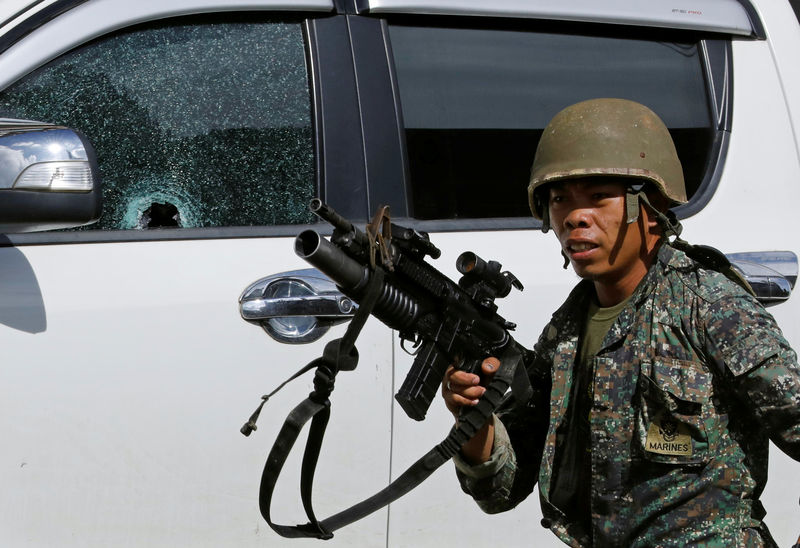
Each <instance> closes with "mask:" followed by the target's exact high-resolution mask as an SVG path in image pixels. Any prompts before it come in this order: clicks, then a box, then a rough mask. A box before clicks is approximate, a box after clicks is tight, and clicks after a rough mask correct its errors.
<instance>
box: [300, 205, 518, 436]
mask: <svg viewBox="0 0 800 548" xmlns="http://www.w3.org/2000/svg"><path fill="white" fill-rule="evenodd" d="M310 208H311V211H312V212H314V213H315V214H316V215H318V216H319V217H320V218H321V219H323V220H325V221H327V222H329V223H330V224H331V225H333V227H334V231H333V235H332V236H331V239H330V242H329V241H327V240H325V239H324V238H322V237H321V236H320V235H319V234H318V233H317V232H315V231H314V230H306V231H305V232H302V233H301V234H300V235H299V236H298V237H297V239H296V240H295V252H296V253H297V255H299V256H300V257H301V258H303V259H305V260H306V261H308V262H309V263H310V264H311V265H313V266H315V267H317V268H318V269H319V270H320V271H322V272H323V273H324V274H326V275H327V276H328V277H329V278H331V279H332V280H333V281H334V282H335V283H336V284H337V285H338V286H339V287H340V288H341V290H342V292H343V293H344V294H345V295H347V296H348V297H350V298H351V299H353V300H354V301H355V302H357V303H359V302H361V301H362V300H363V298H364V297H365V292H366V288H367V287H368V285H369V282H370V277H371V276H373V275H374V271H375V269H378V268H380V269H382V270H383V271H384V272H383V274H384V276H383V286H382V287H381V288H380V295H379V297H378V300H377V301H376V302H375V305H374V309H373V310H372V314H373V315H374V316H375V317H377V318H378V319H379V320H381V321H382V322H383V323H384V324H386V325H387V326H389V327H391V328H392V329H395V330H397V331H398V332H399V335H400V338H401V340H402V341H403V343H404V344H403V346H404V348H405V343H406V342H409V343H411V344H412V345H413V346H414V348H415V350H416V352H415V356H416V358H415V359H414V364H413V365H412V367H411V370H410V371H409V373H408V375H407V376H406V379H405V381H404V383H403V385H402V386H401V387H400V390H399V391H398V393H397V395H396V396H395V399H396V400H397V402H398V403H399V404H400V406H401V407H402V408H403V410H404V411H405V412H406V414H407V415H408V416H409V417H411V418H412V419H415V420H423V419H424V418H425V413H426V412H427V410H428V407H430V404H431V401H432V399H433V398H434V396H435V395H436V393H437V391H438V388H439V384H440V383H441V382H442V377H443V376H444V373H445V370H446V369H447V366H448V365H450V364H452V363H455V362H456V361H459V362H460V364H459V368H461V369H464V370H466V371H469V372H471V373H480V366H481V362H482V361H483V360H484V358H486V357H488V356H499V355H502V354H503V353H504V352H505V351H506V349H507V348H508V347H510V346H512V345H516V343H515V341H514V339H512V338H511V336H510V335H509V333H508V332H509V331H510V330H513V329H514V328H515V327H516V326H515V325H514V324H513V323H511V322H508V321H506V320H505V319H503V318H502V317H501V316H500V315H498V314H497V305H496V304H495V302H494V301H495V299H497V298H501V297H505V296H507V295H508V294H509V293H510V292H511V289H512V288H517V289H519V290H522V284H521V283H520V282H519V280H518V279H517V278H516V277H515V276H514V275H513V274H511V273H510V272H501V271H500V269H501V268H502V267H501V265H500V263H498V262H496V261H489V262H486V261H484V260H483V259H481V258H480V257H478V256H477V255H475V254H474V253H472V252H469V251H467V252H465V253H462V254H461V255H460V256H459V257H458V260H457V261H456V269H457V270H458V271H459V272H460V273H461V274H462V277H461V279H460V280H459V282H458V284H456V283H454V282H453V281H452V280H450V278H448V277H447V276H445V275H444V274H442V273H441V272H439V271H438V270H436V269H435V268H434V267H433V266H431V265H430V264H429V263H427V262H426V261H425V260H424V259H425V257H426V256H430V257H431V258H433V259H438V258H439V256H440V255H441V252H440V251H439V249H437V248H436V246H434V245H433V244H432V243H431V241H430V238H429V236H428V234H426V233H424V232H420V231H417V230H414V229H412V228H405V227H402V226H398V225H396V224H393V223H391V221H390V219H389V208H388V207H384V208H381V209H379V210H378V213H377V214H376V216H375V218H374V219H373V220H372V222H371V223H370V224H369V225H368V226H367V231H366V233H365V232H362V231H361V230H359V229H358V228H356V227H354V226H353V224H352V223H351V222H350V221H348V220H347V219H345V218H343V217H342V216H340V215H339V214H338V213H336V212H335V211H334V210H333V209H332V208H330V207H329V206H327V205H326V204H324V203H322V201H320V200H318V199H315V200H313V201H312V202H311V205H310Z"/></svg>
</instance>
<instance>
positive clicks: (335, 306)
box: [241, 294, 354, 321]
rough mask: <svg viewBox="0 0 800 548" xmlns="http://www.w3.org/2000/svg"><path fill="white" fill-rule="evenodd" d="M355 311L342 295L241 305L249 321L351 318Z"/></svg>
mask: <svg viewBox="0 0 800 548" xmlns="http://www.w3.org/2000/svg"><path fill="white" fill-rule="evenodd" d="M353 310H354V305H353V301H351V300H350V298H348V297H345V296H344V295H341V294H340V295H308V296H305V295H304V296H299V297H273V298H256V299H251V300H247V301H243V302H242V304H241V313H242V318H244V319H245V320H247V321H257V320H267V319H269V318H280V317H289V316H316V317H318V318H340V317H347V318H349V317H352V316H353Z"/></svg>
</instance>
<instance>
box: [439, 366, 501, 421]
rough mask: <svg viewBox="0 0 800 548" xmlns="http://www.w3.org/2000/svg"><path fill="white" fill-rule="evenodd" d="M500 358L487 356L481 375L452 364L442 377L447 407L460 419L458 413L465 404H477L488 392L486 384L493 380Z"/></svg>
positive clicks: (443, 393) (443, 394) (443, 395)
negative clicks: (462, 369)
mask: <svg viewBox="0 0 800 548" xmlns="http://www.w3.org/2000/svg"><path fill="white" fill-rule="evenodd" d="M499 367H500V360H498V359H497V358H492V357H490V358H486V359H485V360H483V363H482V364H481V375H475V374H474V373H467V372H466V371H461V370H460V369H457V368H456V367H455V365H451V366H450V367H448V368H447V371H445V373H444V379H442V397H443V398H444V403H445V405H446V406H447V409H448V410H449V411H450V413H452V414H453V416H454V417H455V418H456V419H458V414H459V412H460V411H461V408H462V407H464V406H472V405H476V404H477V403H478V401H479V400H480V399H481V396H483V394H484V392H486V388H484V386H485V385H486V384H489V382H491V380H492V377H494V374H495V373H497V369H498V368H499Z"/></svg>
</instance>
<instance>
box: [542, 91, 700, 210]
mask: <svg viewBox="0 0 800 548" xmlns="http://www.w3.org/2000/svg"><path fill="white" fill-rule="evenodd" d="M598 175H599V176H616V177H633V178H638V179H644V180H646V181H649V182H652V183H654V185H655V187H656V188H657V189H658V190H659V191H660V192H661V194H663V195H664V196H665V197H666V198H667V199H668V200H669V201H670V204H671V205H673V206H674V205H677V204H682V203H686V186H685V183H684V180H683V169H682V168H681V163H680V160H679V159H678V155H677V153H676V152H675V144H674V143H673V141H672V137H671V136H670V134H669V130H668V129H667V127H666V125H664V122H662V121H661V119H660V118H659V117H658V116H657V115H656V114H655V113H654V112H653V111H652V110H650V109H649V108H647V107H645V106H644V105H641V104H639V103H636V102H634V101H629V100H627V99H591V100H589V101H583V102H580V103H576V104H574V105H572V106H569V107H567V108H565V109H564V110H562V111H561V112H559V113H558V114H556V115H555V116H554V117H553V119H552V120H551V121H550V123H549V124H548V125H547V127H546V128H545V129H544V132H543V134H542V138H541V140H540V141H539V146H538V147H537V149H536V156H535V157H534V160H533V167H532V168H531V179H530V184H529V185H528V201H529V204H530V208H531V212H532V213H533V216H534V217H535V218H537V219H540V220H541V219H542V208H543V207H546V204H547V202H546V201H544V199H543V198H542V197H539V196H537V192H536V191H537V189H539V188H541V187H542V186H543V185H546V184H548V183H552V182H555V181H558V180H563V179H571V178H578V177H589V176H598Z"/></svg>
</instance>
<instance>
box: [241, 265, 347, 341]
mask: <svg viewBox="0 0 800 548" xmlns="http://www.w3.org/2000/svg"><path fill="white" fill-rule="evenodd" d="M357 308H358V305H357V304H356V303H354V302H353V301H352V300H351V299H350V298H349V297H347V296H346V295H344V294H342V292H341V291H339V288H338V287H336V284H334V283H333V282H332V281H331V280H330V278H328V277H327V276H325V275H324V274H322V273H321V272H320V271H319V270H317V269H316V268H306V269H303V270H292V271H290V272H281V273H279V274H273V275H272V276H267V277H265V278H261V279H260V280H258V281H256V282H253V283H252V284H250V285H249V286H247V289H245V290H244V291H243V292H242V295H241V296H240V297H239V313H240V314H241V316H242V319H244V320H246V321H248V322H250V323H253V324H256V325H260V326H261V327H262V328H264V331H266V332H267V334H268V335H269V336H270V337H272V338H273V339H275V340H277V341H279V342H282V343H289V344H300V343H309V342H313V341H316V340H317V339H319V338H320V337H322V336H323V335H324V334H325V333H326V332H327V331H328V329H330V328H331V327H332V326H334V325H336V324H338V323H342V322H346V321H348V320H349V319H350V318H352V317H353V315H354V314H355V311H356V309H357Z"/></svg>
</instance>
